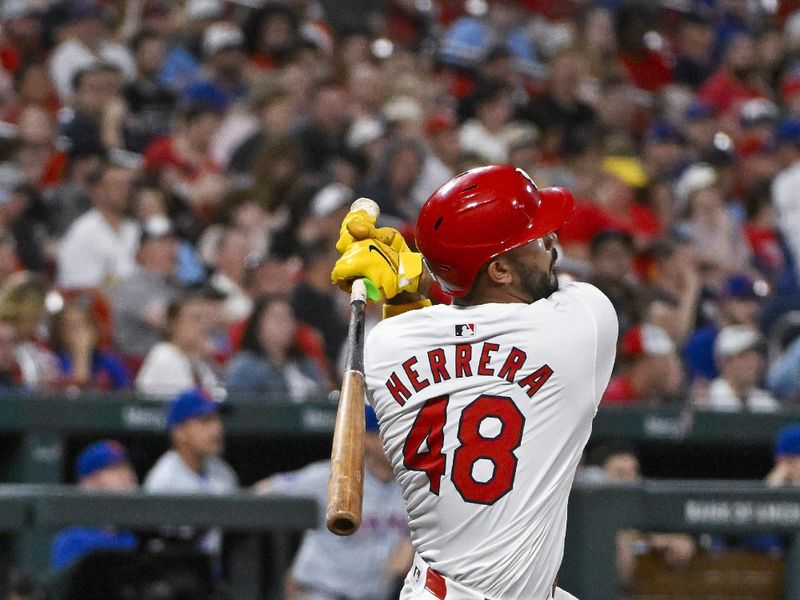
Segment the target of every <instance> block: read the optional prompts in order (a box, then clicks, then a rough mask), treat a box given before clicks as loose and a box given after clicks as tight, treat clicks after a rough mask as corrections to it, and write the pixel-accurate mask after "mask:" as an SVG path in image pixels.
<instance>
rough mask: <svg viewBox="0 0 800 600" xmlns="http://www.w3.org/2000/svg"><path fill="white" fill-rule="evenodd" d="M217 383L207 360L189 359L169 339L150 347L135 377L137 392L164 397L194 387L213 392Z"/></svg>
mask: <svg viewBox="0 0 800 600" xmlns="http://www.w3.org/2000/svg"><path fill="white" fill-rule="evenodd" d="M217 384H218V380H217V377H216V375H215V374H214V371H213V370H212V369H211V367H210V366H209V365H208V364H207V363H205V362H204V361H202V360H192V359H191V358H189V357H188V356H186V354H184V353H183V352H182V351H181V349H180V348H178V347H177V346H176V345H175V344H172V343H170V342H159V343H158V344H156V345H155V346H153V348H152V349H151V350H150V352H148V353H147V356H146V357H145V359H144V362H143V363H142V368H141V369H139V374H138V375H137V376H136V390H137V391H139V392H142V393H143V394H150V395H154V396H160V397H163V398H164V399H165V400H169V399H170V397H171V396H175V395H176V394H180V393H181V392H183V391H185V390H188V389H189V388H193V387H197V386H200V387H202V388H203V389H205V390H207V391H209V392H212V391H214V389H215V388H216V387H217Z"/></svg>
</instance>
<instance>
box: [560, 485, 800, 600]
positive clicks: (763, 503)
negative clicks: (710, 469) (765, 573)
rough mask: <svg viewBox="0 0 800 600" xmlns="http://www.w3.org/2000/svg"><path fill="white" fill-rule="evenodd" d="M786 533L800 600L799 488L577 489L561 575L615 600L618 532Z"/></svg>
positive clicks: (789, 585) (577, 588) (788, 592)
mask: <svg viewBox="0 0 800 600" xmlns="http://www.w3.org/2000/svg"><path fill="white" fill-rule="evenodd" d="M624 529H635V530H638V531H644V532H688V533H693V534H726V535H737V536H741V535H745V534H764V533H773V534H780V535H782V536H785V539H786V542H787V543H786V546H785V548H784V553H783V558H784V565H785V578H784V582H783V589H784V594H783V597H784V598H785V600H797V599H798V598H800V488H796V487H782V488H774V487H767V486H766V485H765V484H763V483H761V482H744V481H642V482H640V483H633V484H617V485H612V484H599V485H592V484H576V485H575V487H574V488H573V490H572V495H571V497H570V502H569V519H568V526H567V540H566V549H565V554H564V561H563V563H562V567H561V572H560V574H559V582H560V583H562V584H563V586H564V588H565V589H568V590H570V591H571V592H572V593H574V594H575V595H576V596H578V597H579V598H582V599H584V598H585V599H587V600H617V598H619V595H618V586H617V580H618V577H617V563H616V560H617V554H616V545H615V539H616V535H617V532H619V531H620V530H624Z"/></svg>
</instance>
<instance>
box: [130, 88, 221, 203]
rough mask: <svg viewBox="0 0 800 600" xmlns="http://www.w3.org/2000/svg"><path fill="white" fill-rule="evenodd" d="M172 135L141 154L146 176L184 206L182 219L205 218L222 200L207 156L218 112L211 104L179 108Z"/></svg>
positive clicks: (218, 177) (217, 177) (214, 166)
mask: <svg viewBox="0 0 800 600" xmlns="http://www.w3.org/2000/svg"><path fill="white" fill-rule="evenodd" d="M177 117H178V118H177V119H176V127H175V131H174V132H173V133H172V135H170V136H168V137H164V138H159V139H157V140H155V141H154V142H153V143H152V144H150V146H148V147H147V148H146V149H145V152H144V168H145V172H146V173H147V175H148V176H149V177H150V178H152V179H153V180H154V181H156V182H157V183H158V185H159V187H160V188H161V189H163V190H164V191H165V192H167V193H168V194H172V195H174V196H176V197H177V198H178V199H180V200H181V201H183V202H184V203H186V206H185V207H182V209H181V213H188V214H187V216H186V217H185V218H189V219H191V218H196V217H197V216H198V215H199V216H201V217H208V216H211V215H213V214H214V213H215V210H216V206H217V204H218V203H219V201H220V200H221V199H222V196H223V193H224V191H225V183H224V179H223V177H222V175H221V174H220V170H219V166H218V165H217V164H216V162H215V161H214V159H213V158H212V156H211V140H212V138H213V136H214V135H215V133H216V132H217V130H218V129H219V126H220V123H221V119H222V112H221V108H220V107H219V106H215V105H214V104H213V103H212V102H211V101H208V100H202V99H201V100H199V101H194V102H190V101H187V102H185V103H184V104H182V105H181V106H180V109H179V111H178V115H177Z"/></svg>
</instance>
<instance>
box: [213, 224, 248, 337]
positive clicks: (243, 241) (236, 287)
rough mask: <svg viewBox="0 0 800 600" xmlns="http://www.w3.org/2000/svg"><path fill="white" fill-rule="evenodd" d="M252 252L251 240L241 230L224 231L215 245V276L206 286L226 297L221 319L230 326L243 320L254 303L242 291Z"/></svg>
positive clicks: (230, 229)
mask: <svg viewBox="0 0 800 600" xmlns="http://www.w3.org/2000/svg"><path fill="white" fill-rule="evenodd" d="M252 250H253V249H252V246H251V242H250V238H249V237H248V235H247V233H246V232H245V231H244V230H242V229H236V228H228V229H226V230H224V231H223V232H222V234H221V236H220V238H219V242H218V243H217V251H216V253H215V256H214V273H213V274H212V275H211V277H210V278H209V281H208V282H209V285H211V286H212V287H213V288H214V289H216V290H217V291H218V292H220V294H222V295H224V296H225V300H224V301H223V311H224V318H225V319H226V320H227V321H228V322H229V323H233V322H234V321H238V320H240V319H244V318H246V317H247V316H249V315H250V312H251V311H252V310H253V300H252V299H251V298H250V297H249V296H248V295H247V292H246V291H245V289H244V279H245V271H246V268H247V259H248V257H249V256H250V255H251V253H252Z"/></svg>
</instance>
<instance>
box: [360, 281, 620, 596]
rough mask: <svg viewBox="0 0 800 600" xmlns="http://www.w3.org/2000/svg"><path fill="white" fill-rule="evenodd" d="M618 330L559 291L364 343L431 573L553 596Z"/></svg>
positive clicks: (435, 310) (436, 315) (384, 332)
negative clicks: (578, 475)
mask: <svg viewBox="0 0 800 600" xmlns="http://www.w3.org/2000/svg"><path fill="white" fill-rule="evenodd" d="M617 330H618V323H617V316H616V313H615V312H614V308H613V307H612V305H611V302H610V301H609V300H608V298H606V297H605V296H604V295H603V293H602V292H600V291H599V290H598V289H597V288H595V287H594V286H591V285H589V284H586V283H569V284H567V285H564V286H563V287H562V289H561V290H559V291H558V292H556V293H554V294H552V295H551V296H550V297H549V298H545V299H543V300H539V301H537V302H534V303H533V304H522V303H509V304H482V305H478V306H471V307H456V306H434V307H430V308H426V309H422V310H415V311H411V312H408V313H405V314H403V315H400V316H397V317H393V318H391V319H387V320H385V321H382V322H381V323H379V324H378V325H377V326H376V327H375V328H374V329H373V330H372V332H370V334H369V336H368V338H367V341H366V346H365V352H364V356H365V372H366V381H367V388H368V396H369V399H370V402H371V403H372V405H373V407H374V408H375V411H376V413H377V415H378V419H379V421H380V433H381V438H382V440H383V444H384V449H385V450H386V454H387V456H388V457H389V459H390V460H391V461H392V464H393V466H394V471H395V474H396V476H397V480H398V482H399V483H400V486H401V487H402V489H403V497H404V500H405V504H406V510H407V511H408V514H409V517H410V523H409V525H410V529H411V539H412V542H413V544H414V547H415V549H416V550H417V552H418V553H419V554H420V555H421V557H422V558H423V559H424V560H425V561H426V562H427V564H428V565H430V566H431V567H432V568H433V569H435V570H436V571H438V572H439V573H441V574H442V575H444V576H445V577H449V578H451V579H453V580H455V581H457V582H459V583H461V584H463V585H465V586H467V587H470V588H472V589H473V590H475V591H478V592H480V593H482V594H484V595H485V596H486V597H487V598H493V599H495V600H507V599H514V600H516V599H518V598H530V599H531V600H539V599H541V600H544V599H545V598H548V597H549V594H550V591H551V586H552V585H553V581H554V579H555V578H556V575H557V572H558V568H559V565H560V564H561V558H562V555H563V551H564V536H565V532H566V519H567V499H568V496H569V490H570V487H571V486H572V480H573V477H574V475H575V468H576V467H577V465H578V461H579V460H580V456H581V452H582V450H583V448H584V446H585V445H586V442H587V440H588V439H589V434H590V433H591V424H592V419H593V418H594V415H595V413H596V411H597V406H598V404H599V402H600V398H601V396H602V394H603V391H604V390H605V388H606V385H607V384H608V380H609V378H610V376H611V369H612V366H613V364H614V356H615V353H616V342H617Z"/></svg>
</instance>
